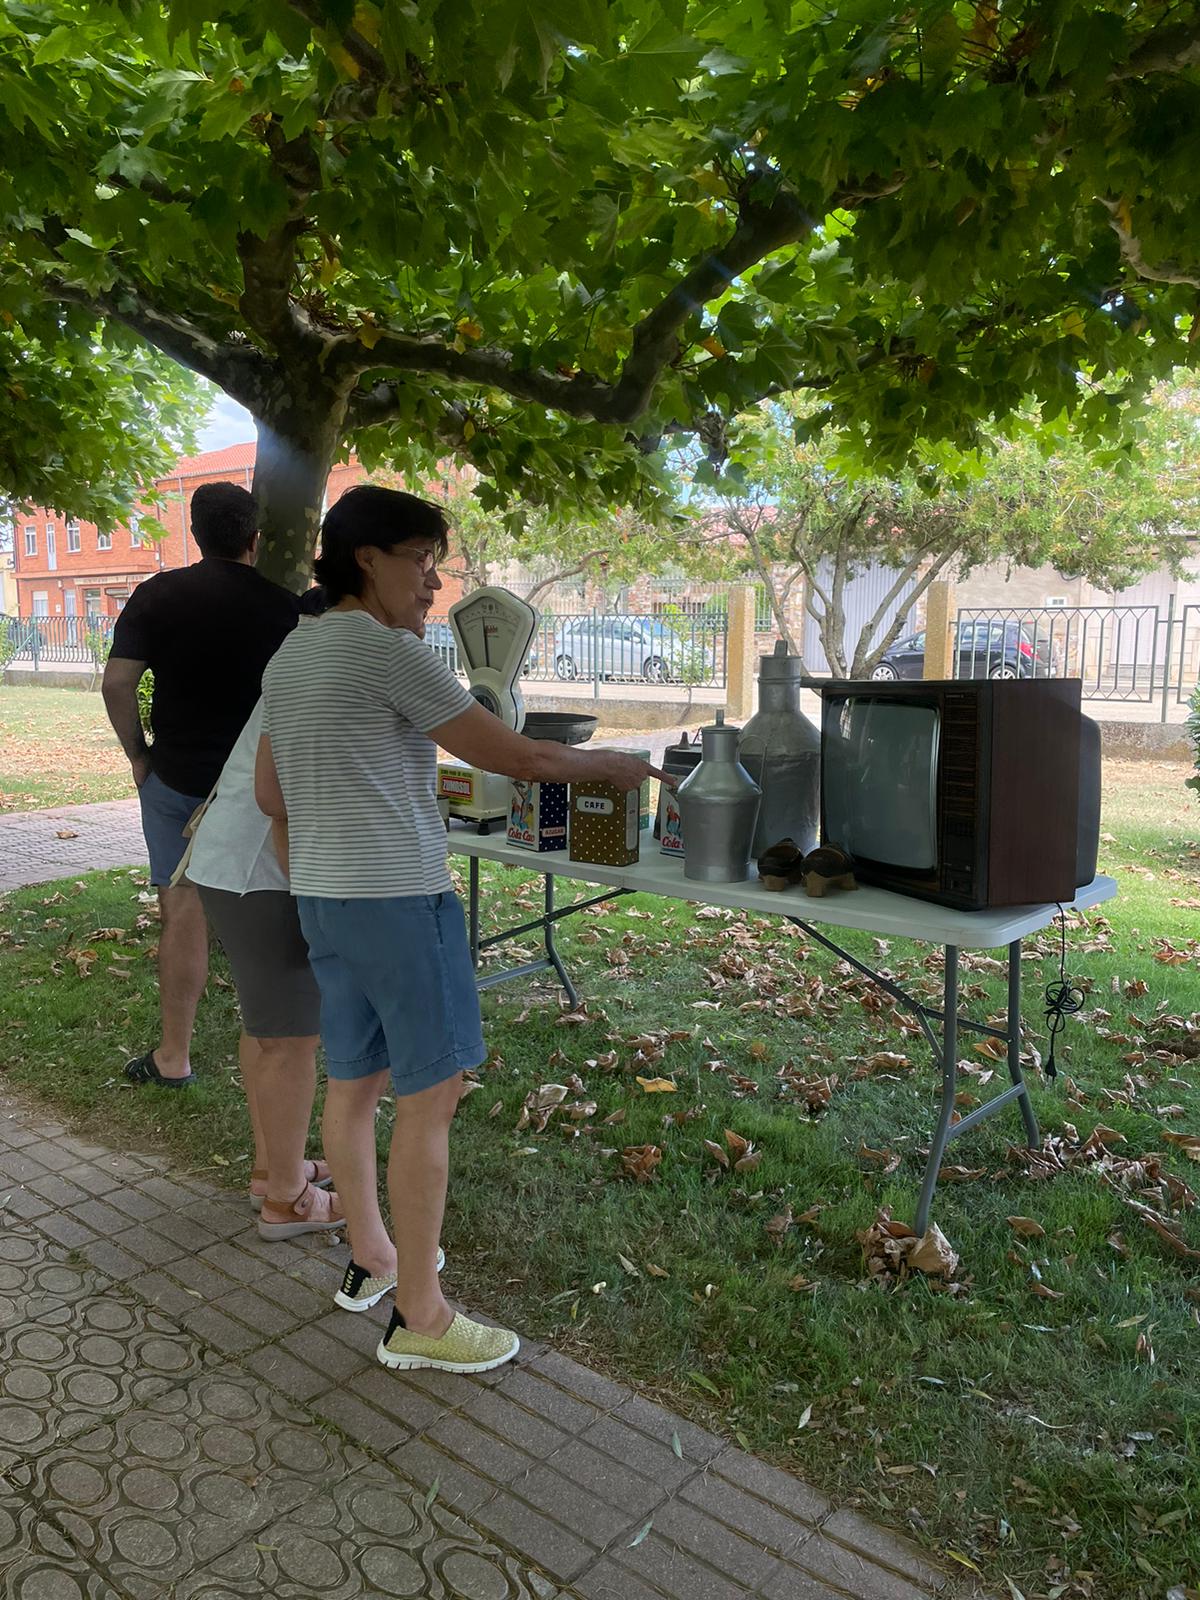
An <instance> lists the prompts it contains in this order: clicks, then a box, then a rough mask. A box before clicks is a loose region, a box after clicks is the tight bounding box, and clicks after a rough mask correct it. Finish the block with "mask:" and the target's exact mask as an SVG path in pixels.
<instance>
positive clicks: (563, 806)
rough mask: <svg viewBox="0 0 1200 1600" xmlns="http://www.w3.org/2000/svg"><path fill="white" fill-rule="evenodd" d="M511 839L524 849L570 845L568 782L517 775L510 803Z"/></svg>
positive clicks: (510, 840) (509, 828)
mask: <svg viewBox="0 0 1200 1600" xmlns="http://www.w3.org/2000/svg"><path fill="white" fill-rule="evenodd" d="M508 842H509V844H515V845H516V846H517V847H518V849H521V850H536V851H538V852H539V853H541V852H543V851H546V850H565V849H566V848H567V785H566V784H565V783H534V782H533V781H532V780H531V779H527V778H514V779H513V785H512V795H511V799H510V801H509V807H508Z"/></svg>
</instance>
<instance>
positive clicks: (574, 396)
mask: <svg viewBox="0 0 1200 1600" xmlns="http://www.w3.org/2000/svg"><path fill="white" fill-rule="evenodd" d="M814 226H815V219H814V218H812V217H810V216H809V215H808V213H807V212H806V211H805V210H804V209H803V208H802V207H801V205H800V203H799V202H798V201H797V200H795V199H794V198H793V197H792V196H791V195H790V194H787V193H786V192H782V191H781V192H780V193H779V194H778V195H777V196H776V197H775V198H774V199H773V200H772V201H771V202H770V203H769V204H766V205H759V204H757V203H754V202H752V201H747V202H746V203H745V204H744V206H743V214H742V217H741V218H740V219H739V221H738V224H737V226H736V228H735V229H734V231H733V234H732V235H731V237H730V238H729V240H728V242H727V243H726V244H725V245H724V247H723V248H722V249H720V250H717V251H713V252H711V253H710V254H709V255H707V256H706V257H705V258H704V260H703V261H701V262H699V263H698V264H697V265H696V266H694V267H693V268H692V269H691V271H690V272H688V273H687V274H686V275H685V276H684V277H683V278H682V279H681V280H680V281H679V283H677V284H676V285H675V287H674V288H673V289H671V290H670V292H669V293H668V294H667V295H666V296H664V298H663V299H662V300H661V301H660V302H659V304H658V305H657V306H656V307H655V309H654V310H653V311H651V312H648V313H647V315H646V316H645V317H643V318H642V320H641V322H639V323H638V325H637V327H636V328H635V329H634V331H633V342H632V348H631V349H630V352H629V355H628V356H627V357H626V359H625V362H624V365H623V367H622V369H621V375H620V377H619V378H618V380H617V381H616V383H605V382H603V381H602V380H600V379H598V378H594V377H592V376H590V375H589V374H587V373H582V372H580V373H576V374H575V375H574V376H573V377H569V378H565V377H562V376H561V375H560V374H558V373H555V372H548V371H546V370H545V369H544V368H539V367H529V368H525V367H516V366H514V364H513V358H512V356H511V355H510V354H509V352H508V351H505V350H494V349H491V350H489V349H480V350H455V349H453V348H452V347H451V346H450V345H448V344H446V343H445V341H444V340H442V339H440V338H418V337H415V336H413V335H411V334H404V333H384V334H382V335H379V336H378V337H374V338H373V340H372V343H371V345H370V347H369V348H368V346H367V345H366V344H365V343H364V342H363V341H362V340H361V339H359V338H357V337H352V336H347V337H344V338H342V339H340V340H339V341H338V345H337V352H336V356H335V358H334V359H335V360H336V361H337V362H338V363H339V364H340V365H342V366H343V367H345V368H347V369H348V370H350V371H352V372H356V373H363V372H368V371H370V370H372V369H376V370H378V369H386V368H389V367H390V368H394V369H397V370H400V371H403V372H434V373H440V374H442V375H443V376H445V377H447V378H450V379H452V380H454V381H456V382H459V383H470V384H478V385H481V386H483V387H486V388H493V389H499V390H501V391H502V392H503V393H505V394H510V395H512V396H513V397H514V399H518V400H529V401H532V402H534V403H535V404H537V405H541V406H545V407H546V408H547V409H550V410H556V411H561V412H565V413H566V414H567V415H568V416H574V417H590V418H592V419H593V420H594V421H596V422H602V423H617V424H620V423H630V422H633V421H634V420H635V419H636V418H637V417H639V416H640V415H641V414H642V412H644V411H645V410H646V408H647V406H648V405H649V404H650V399H651V396H652V394H653V391H654V385H655V384H656V383H657V381H658V379H659V377H660V376H661V374H662V372H663V370H664V368H666V367H667V366H669V365H670V363H671V362H672V361H673V360H675V359H676V357H677V356H678V355H679V339H678V333H679V329H680V328H681V327H682V326H683V324H684V323H685V322H686V321H687V319H688V318H689V317H690V316H693V315H694V314H695V313H696V312H697V311H699V310H700V309H701V308H702V307H703V306H705V305H706V304H707V303H708V302H709V301H710V300H712V299H713V298H715V297H716V296H717V295H719V294H723V293H724V292H725V290H726V289H728V287H729V285H730V284H731V283H732V282H733V281H734V280H735V279H736V278H737V277H738V276H739V275H740V274H741V273H743V272H745V271H746V270H747V269H748V268H749V267H752V266H753V265H754V264H755V263H756V262H757V261H761V260H762V259H763V257H764V256H767V255H769V254H770V253H771V252H772V251H774V250H778V249H780V248H781V247H782V246H783V245H785V244H789V243H791V242H793V241H794V240H796V239H799V238H801V237H802V236H803V235H804V234H806V233H808V232H811V230H812V228H813V227H814ZM370 393H371V396H372V400H371V404H372V406H373V409H374V410H375V412H376V418H375V420H384V418H385V417H386V413H387V399H386V395H385V394H381V393H380V392H379V386H376V388H375V389H374V390H372V391H370Z"/></svg>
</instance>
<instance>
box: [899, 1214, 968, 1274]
mask: <svg viewBox="0 0 1200 1600" xmlns="http://www.w3.org/2000/svg"><path fill="white" fill-rule="evenodd" d="M908 1264H909V1266H910V1267H915V1268H916V1269H917V1271H918V1272H924V1273H925V1274H926V1276H928V1277H934V1278H951V1277H953V1276H954V1270H955V1268H956V1267H957V1266H958V1254H957V1252H956V1251H955V1250H954V1249H953V1248H952V1246H951V1244H950V1241H949V1239H947V1237H946V1235H945V1234H944V1233H943V1232H942V1230H941V1229H940V1228H939V1227H938V1225H937V1223H936V1222H933V1223H931V1224H930V1226H929V1231H928V1233H926V1234H925V1235H924V1236H923V1237H922V1238H920V1239H918V1240H917V1242H916V1244H915V1245H914V1246H913V1248H912V1251H911V1252H910V1254H909V1257H908Z"/></svg>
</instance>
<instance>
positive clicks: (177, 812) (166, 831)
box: [138, 772, 206, 888]
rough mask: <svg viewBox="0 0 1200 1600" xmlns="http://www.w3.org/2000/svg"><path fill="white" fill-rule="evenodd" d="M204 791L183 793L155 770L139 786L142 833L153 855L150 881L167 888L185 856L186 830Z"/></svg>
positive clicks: (199, 804) (147, 849) (201, 801)
mask: <svg viewBox="0 0 1200 1600" xmlns="http://www.w3.org/2000/svg"><path fill="white" fill-rule="evenodd" d="M205 799H206V796H204V795H202V794H180V792H179V790H178V789H172V788H169V787H168V785H167V784H165V783H164V782H163V781H162V779H161V778H158V777H156V776H155V775H154V773H153V772H152V773H151V774H150V776H149V777H148V778H147V779H146V781H145V783H144V784H143V785H142V787H141V788H140V789H139V790H138V804H139V805H140V806H141V808H142V833H143V834H144V835H145V838H146V851H147V854H148V855H149V857H150V882H151V883H153V884H157V885H158V887H159V888H165V887H166V885H167V884H168V883H170V881H171V875H172V874H173V873H174V871H175V868H176V867H177V866H178V865H179V863H180V861H181V860H182V859H183V852H184V851H185V850H186V849H187V840H186V839H185V838H184V836H183V830H184V828H185V827H186V826H187V822H188V819H189V817H190V816H191V814H192V812H193V811H195V809H196V807H197V806H201V805H203V804H204V801H205Z"/></svg>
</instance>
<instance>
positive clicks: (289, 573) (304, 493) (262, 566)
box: [254, 390, 346, 594]
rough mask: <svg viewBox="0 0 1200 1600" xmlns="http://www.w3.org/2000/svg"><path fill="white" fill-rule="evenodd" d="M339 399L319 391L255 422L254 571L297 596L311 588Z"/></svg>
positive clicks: (341, 408)
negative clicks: (256, 523)
mask: <svg viewBox="0 0 1200 1600" xmlns="http://www.w3.org/2000/svg"><path fill="white" fill-rule="evenodd" d="M345 411H346V403H345V399H344V397H343V396H340V395H331V394H329V393H327V392H322V391H320V390H318V391H317V392H316V393H315V394H314V395H313V397H312V399H311V400H307V401H305V402H303V403H301V402H300V401H299V400H297V399H295V398H294V397H292V398H290V399H289V402H288V403H287V404H286V405H285V406H281V407H280V408H279V411H278V412H277V413H276V414H274V415H271V416H258V417H256V418H255V422H256V424H257V427H258V454H257V459H256V461H255V465H254V498H255V500H256V501H257V503H258V518H259V527H260V529H261V530H262V536H261V539H260V541H259V552H258V570H259V571H260V572H261V573H262V575H263V576H264V577H265V578H270V579H271V580H272V582H274V583H279V584H282V585H283V587H284V588H285V589H291V590H292V592H293V593H294V594H300V593H301V592H302V591H303V590H304V589H307V588H308V586H309V585H310V584H311V583H312V562H313V553H314V551H315V550H316V545H317V535H318V532H319V528H320V522H321V510H322V506H323V505H324V501H325V486H326V483H327V482H328V479H329V469H330V467H331V466H332V465H333V457H334V453H335V451H336V450H337V447H338V444H339V442H340V439H341V434H342V422H343V419H344V417H345Z"/></svg>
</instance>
